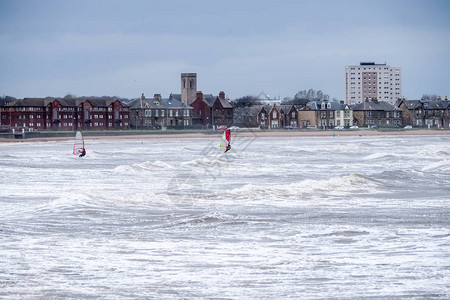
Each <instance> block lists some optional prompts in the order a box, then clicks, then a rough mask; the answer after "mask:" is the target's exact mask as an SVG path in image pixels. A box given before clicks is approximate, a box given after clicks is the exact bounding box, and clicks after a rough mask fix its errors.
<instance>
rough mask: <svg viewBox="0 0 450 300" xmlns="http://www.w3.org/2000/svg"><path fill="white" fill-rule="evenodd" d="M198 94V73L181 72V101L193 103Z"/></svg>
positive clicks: (188, 103)
mask: <svg viewBox="0 0 450 300" xmlns="http://www.w3.org/2000/svg"><path fill="white" fill-rule="evenodd" d="M196 94H197V73H181V102H183V103H185V104H187V105H191V104H192V102H194V101H195V97H196Z"/></svg>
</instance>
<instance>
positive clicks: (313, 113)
mask: <svg viewBox="0 0 450 300" xmlns="http://www.w3.org/2000/svg"><path fill="white" fill-rule="evenodd" d="M449 110H450V101H448V100H447V98H446V100H444V101H441V100H435V101H424V100H405V99H402V100H398V101H397V103H396V104H395V105H391V104H389V103H387V102H381V101H377V100H371V101H365V102H363V103H359V104H357V105H354V106H350V105H348V104H344V102H343V101H341V102H337V101H311V102H309V103H307V104H306V105H305V106H296V105H271V106H267V105H255V106H252V107H244V108H236V109H235V112H234V116H235V119H234V124H235V125H237V126H245V127H261V128H280V127H281V128H283V127H299V128H307V127H315V128H320V129H330V128H334V127H336V126H342V127H351V126H354V125H356V126H367V127H368V126H377V127H400V126H405V125H412V126H415V127H431V126H436V127H438V128H449V115H450V114H449Z"/></svg>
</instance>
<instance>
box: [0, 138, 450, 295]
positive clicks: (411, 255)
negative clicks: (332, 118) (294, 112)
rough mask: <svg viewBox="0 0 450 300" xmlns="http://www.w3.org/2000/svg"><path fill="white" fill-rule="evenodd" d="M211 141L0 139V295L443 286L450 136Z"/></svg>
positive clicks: (418, 290)
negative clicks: (227, 144)
mask: <svg viewBox="0 0 450 300" xmlns="http://www.w3.org/2000/svg"><path fill="white" fill-rule="evenodd" d="M219 143H220V136H219V135H217V137H216V136H210V137H206V138H181V139H179V138H158V139H156V138H150V139H149V138H145V137H143V138H132V139H119V138H111V139H95V138H92V137H91V138H89V139H87V140H86V151H87V155H86V156H85V157H84V158H79V157H78V156H76V155H73V153H72V149H73V142H72V141H59V142H57V141H47V142H44V141H43V142H28V141H26V140H24V141H23V142H17V143H15V142H14V143H0V174H1V175H0V298H1V299H449V298H450V135H441V136H432V135H430V136H352V137H350V136H339V134H338V133H337V134H336V136H332V135H331V133H330V136H322V137H303V136H302V137H300V136H298V137H258V136H252V135H250V136H249V135H246V136H244V135H239V132H237V133H233V138H232V149H231V151H230V152H228V153H223V150H222V149H220V148H219Z"/></svg>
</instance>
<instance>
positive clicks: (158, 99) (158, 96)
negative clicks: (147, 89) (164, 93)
mask: <svg viewBox="0 0 450 300" xmlns="http://www.w3.org/2000/svg"><path fill="white" fill-rule="evenodd" d="M153 98H155V100H157V101H158V102H161V94H155V95H154V96H153Z"/></svg>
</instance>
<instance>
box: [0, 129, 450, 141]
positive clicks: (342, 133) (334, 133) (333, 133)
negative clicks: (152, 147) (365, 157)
mask: <svg viewBox="0 0 450 300" xmlns="http://www.w3.org/2000/svg"><path fill="white" fill-rule="evenodd" d="M221 134H222V131H217V134H212V133H202V132H195V133H170V134H169V133H167V134H165V133H151V134H129V135H128V134H126V135H86V136H85V137H84V139H85V140H86V141H92V140H113V139H116V140H152V139H161V138H164V139H175V138H177V139H194V138H209V139H210V138H214V139H215V138H218V137H219V136H220V135H221ZM232 135H234V136H239V137H261V138H264V137H280V138H282V137H325V136H329V137H352V136H361V137H362V136H402V135H403V136H424V135H427V136H430V135H438V136H446V135H449V136H450V130H435V129H412V130H402V131H377V130H364V129H363V130H324V131H319V130H311V131H295V130H289V131H232ZM73 139H74V137H68V136H64V137H36V138H26V139H8V138H0V144H2V143H26V142H59V141H71V140H73Z"/></svg>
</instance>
